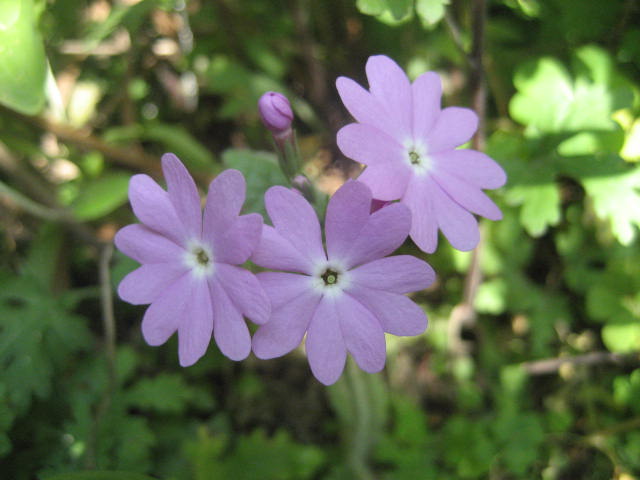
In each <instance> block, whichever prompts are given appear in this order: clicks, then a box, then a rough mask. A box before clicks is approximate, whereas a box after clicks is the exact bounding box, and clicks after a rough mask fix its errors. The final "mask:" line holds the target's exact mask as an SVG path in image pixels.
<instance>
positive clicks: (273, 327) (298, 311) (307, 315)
mask: <svg viewBox="0 0 640 480" xmlns="http://www.w3.org/2000/svg"><path fill="white" fill-rule="evenodd" d="M301 282H304V283H306V284H307V285H308V283H307V282H305V281H304V279H301ZM319 301H320V295H319V294H318V293H316V292H315V291H313V290H306V291H305V292H304V293H302V294H301V295H299V296H297V297H296V298H295V299H294V300H292V301H291V302H288V303H286V304H285V305H283V306H281V307H280V308H278V309H277V310H273V312H272V314H271V318H270V319H269V321H268V322H267V323H266V324H264V325H262V326H261V327H260V328H258V331H257V332H256V333H255V334H254V335H253V342H252V343H253V353H255V355H256V357H258V358H262V359H268V358H275V357H280V356H282V355H284V354H286V353H289V352H290V351H291V350H293V349H294V348H296V347H297V346H298V345H300V342H301V341H302V338H303V337H304V333H305V332H306V330H307V327H308V325H309V322H310V320H311V317H312V315H313V314H314V312H315V311H316V307H317V305H318V302H319Z"/></svg>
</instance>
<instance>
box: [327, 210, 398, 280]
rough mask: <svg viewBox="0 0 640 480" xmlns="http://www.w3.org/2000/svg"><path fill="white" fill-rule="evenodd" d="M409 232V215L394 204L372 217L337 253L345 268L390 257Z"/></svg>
mask: <svg viewBox="0 0 640 480" xmlns="http://www.w3.org/2000/svg"><path fill="white" fill-rule="evenodd" d="M410 228H411V212H410V211H409V209H408V208H407V207H405V206H404V205H402V204H400V203H394V204H393V205H389V206H387V207H385V208H383V209H381V210H378V211H377V212H375V213H373V214H372V215H371V216H370V217H369V220H368V221H367V223H366V224H365V225H364V227H363V228H362V230H361V231H360V234H359V235H358V237H357V238H356V239H355V240H354V241H353V242H352V243H351V245H349V246H348V248H347V249H345V250H344V251H342V252H339V253H340V257H341V259H342V261H343V262H345V264H346V267H347V268H352V267H355V266H357V265H361V264H363V263H367V262H370V261H372V260H376V259H378V258H381V257H384V256H386V255H389V254H390V253H393V252H394V251H395V250H396V249H397V248H398V247H399V246H400V245H402V242H404V241H405V239H406V238H407V235H408V234H409V229H410Z"/></svg>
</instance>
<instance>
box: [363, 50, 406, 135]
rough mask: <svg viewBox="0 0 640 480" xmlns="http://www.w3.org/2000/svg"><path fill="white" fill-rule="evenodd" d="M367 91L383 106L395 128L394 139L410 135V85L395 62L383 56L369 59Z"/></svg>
mask: <svg viewBox="0 0 640 480" xmlns="http://www.w3.org/2000/svg"><path fill="white" fill-rule="evenodd" d="M365 68H366V72H367V79H368V80H369V90H370V91H371V93H372V94H373V96H374V97H375V98H376V99H377V100H378V101H379V102H380V103H382V105H384V108H385V110H386V111H387V114H388V115H389V117H390V121H392V122H393V125H395V126H396V129H395V135H394V136H395V137H396V138H398V139H401V138H402V137H403V136H405V135H407V134H410V133H411V122H412V118H411V84H410V83H409V79H408V78H407V76H406V75H405V73H404V71H403V70H402V69H401V68H400V67H399V66H398V64H397V63H396V62H394V61H393V60H391V59H390V58H389V57H387V56H384V55H374V56H372V57H369V59H368V60H367V65H366V67H365Z"/></svg>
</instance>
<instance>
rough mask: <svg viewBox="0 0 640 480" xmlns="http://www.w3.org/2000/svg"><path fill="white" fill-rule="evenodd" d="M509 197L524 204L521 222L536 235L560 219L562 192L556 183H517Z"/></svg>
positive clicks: (521, 211)
mask: <svg viewBox="0 0 640 480" xmlns="http://www.w3.org/2000/svg"><path fill="white" fill-rule="evenodd" d="M507 199H508V200H510V201H513V202H515V203H518V204H522V208H521V210H520V223H522V226H523V227H524V228H525V229H526V230H527V232H528V233H529V234H530V235H532V236H534V237H539V236H540V235H542V234H543V233H544V232H546V231H547V228H548V227H550V226H553V225H557V224H558V222H559V221H560V192H559V191H558V187H557V186H556V184H555V183H543V184H534V185H517V186H515V187H513V188H512V189H511V190H510V191H509V192H508V193H507Z"/></svg>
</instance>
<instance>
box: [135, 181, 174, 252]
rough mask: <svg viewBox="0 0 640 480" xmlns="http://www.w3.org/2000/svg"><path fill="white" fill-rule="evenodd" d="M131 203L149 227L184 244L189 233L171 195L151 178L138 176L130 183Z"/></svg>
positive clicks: (138, 215) (137, 215) (137, 214)
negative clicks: (179, 216)
mask: <svg viewBox="0 0 640 480" xmlns="http://www.w3.org/2000/svg"><path fill="white" fill-rule="evenodd" d="M129 201H130V202H131V208H133V212H134V213H135V214H136V217H138V218H139V219H140V221H141V222H142V223H144V224H145V225H146V226H147V227H149V228H151V229H152V230H155V231H157V232H158V233H160V234H162V235H164V236H166V237H168V238H170V239H171V240H173V241H174V242H176V243H178V244H182V243H183V242H184V241H185V239H186V237H187V232H186V231H185V229H184V225H183V224H182V221H180V219H179V218H178V215H177V213H176V210H175V208H174V206H173V203H171V200H170V199H169V195H168V194H167V192H165V191H164V190H163V189H162V188H160V185H158V184H157V183H156V182H154V181H153V179H152V178H151V177H149V176H148V175H144V174H138V175H134V176H133V177H131V180H130V181H129Z"/></svg>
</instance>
